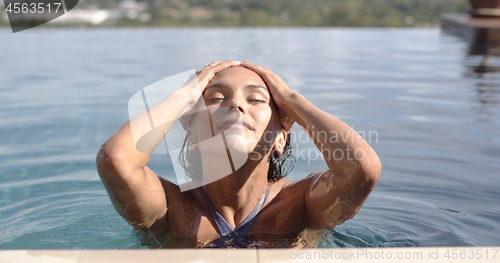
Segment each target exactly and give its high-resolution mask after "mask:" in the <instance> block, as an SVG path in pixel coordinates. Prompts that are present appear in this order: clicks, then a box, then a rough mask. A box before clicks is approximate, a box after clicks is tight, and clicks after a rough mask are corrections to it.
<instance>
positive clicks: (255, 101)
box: [247, 99, 267, 103]
mask: <svg viewBox="0 0 500 263" xmlns="http://www.w3.org/2000/svg"><path fill="white" fill-rule="evenodd" d="M247 101H248V102H251V103H266V102H267V101H265V100H260V99H249V100H247Z"/></svg>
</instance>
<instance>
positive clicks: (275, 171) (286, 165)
mask: <svg viewBox="0 0 500 263" xmlns="http://www.w3.org/2000/svg"><path fill="white" fill-rule="evenodd" d="M187 146H188V139H187V135H186V138H185V139H184V143H183V144H182V148H181V151H180V153H179V163H180V165H182V167H183V168H184V171H185V172H186V175H187V176H188V177H189V178H191V179H193V180H196V181H201V180H202V175H203V171H202V170H201V165H193V164H201V153H200V150H199V149H198V148H195V149H193V150H192V151H189V150H188V147H187ZM295 162H296V160H295V157H294V156H293V155H292V146H290V136H287V139H286V143H285V147H284V148H283V153H281V154H280V153H278V152H277V151H276V150H272V152H271V154H270V155H269V169H268V170H267V181H268V182H277V181H279V180H280V179H282V178H283V177H286V176H287V175H288V174H289V173H290V172H291V171H292V169H293V167H295Z"/></svg>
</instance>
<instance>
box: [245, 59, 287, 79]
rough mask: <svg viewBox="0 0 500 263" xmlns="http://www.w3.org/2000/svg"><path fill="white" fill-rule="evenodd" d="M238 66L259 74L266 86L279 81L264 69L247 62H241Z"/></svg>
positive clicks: (269, 71)
mask: <svg viewBox="0 0 500 263" xmlns="http://www.w3.org/2000/svg"><path fill="white" fill-rule="evenodd" d="M240 66H242V67H246V68H248V69H250V70H252V71H254V72H255V73H257V74H259V76H260V77H261V78H262V79H263V80H264V82H266V84H267V85H271V84H273V83H277V82H279V81H280V77H279V76H278V75H276V73H274V72H273V71H271V70H270V69H268V68H266V67H261V66H259V65H257V64H255V63H252V62H248V61H245V62H242V63H241V64H240Z"/></svg>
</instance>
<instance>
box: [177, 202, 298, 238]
mask: <svg viewBox="0 0 500 263" xmlns="http://www.w3.org/2000/svg"><path fill="white" fill-rule="evenodd" d="M302 199H303V198H302ZM266 201H267V203H264V206H263V207H262V209H261V210H260V212H259V213H258V214H257V216H256V218H255V221H254V223H253V225H252V227H251V228H250V232H249V234H248V236H249V237H251V238H252V239H254V240H258V239H260V238H264V237H267V236H273V237H276V236H290V235H294V234H295V235H296V234H297V233H299V232H300V231H302V230H303V229H304V227H305V225H306V220H305V211H304V204H303V200H301V199H299V200H293V198H292V199H291V198H290V197H282V196H275V197H274V198H270V200H266ZM178 206H179V207H176V206H173V207H170V208H169V211H168V223H167V225H168V231H167V233H168V236H169V240H171V242H177V243H184V242H187V243H189V244H190V245H189V246H193V245H196V246H203V244H207V243H210V242H212V241H213V240H216V239H218V238H219V237H220V234H219V231H218V229H217V227H216V224H215V223H214V221H213V219H212V218H211V215H210V212H209V211H208V210H207V209H206V207H204V206H203V205H201V204H199V203H196V202H194V203H191V204H190V205H188V206H186V205H178ZM174 240H176V241H174ZM180 240H182V241H183V242H179V241H180Z"/></svg>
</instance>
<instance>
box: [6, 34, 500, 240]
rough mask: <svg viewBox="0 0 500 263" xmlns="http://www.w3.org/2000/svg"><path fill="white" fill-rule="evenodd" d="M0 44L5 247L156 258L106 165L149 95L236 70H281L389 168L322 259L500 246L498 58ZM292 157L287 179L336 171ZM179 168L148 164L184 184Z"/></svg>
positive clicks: (216, 44)
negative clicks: (99, 161)
mask: <svg viewBox="0 0 500 263" xmlns="http://www.w3.org/2000/svg"><path fill="white" fill-rule="evenodd" d="M0 43H1V44H0V94H1V96H0V116H1V117H0V142H1V143H0V249H77V248H78V249H91V248H145V246H142V245H141V241H140V239H139V237H138V236H137V235H136V234H135V232H134V231H133V229H132V228H131V227H130V226H128V225H127V224H126V222H125V221H124V220H123V219H121V217H120V216H118V214H117V213H116V212H115V211H114V209H113V207H112V205H111V204H110V201H109V198H108V196H107V194H106V192H105V190H104V187H103V186H102V184H101V182H100V181H99V178H98V175H97V172H96V169H95V154H96V152H97V150H98V149H99V147H100V145H101V144H102V143H103V142H104V141H105V140H106V139H107V138H108V137H109V136H110V135H111V134H112V133H113V132H114V131H115V130H116V129H117V128H118V127H119V126H120V125H121V124H122V123H124V122H125V121H126V120H127V118H128V113H127V103H128V100H129V99H130V97H131V96H132V95H133V94H134V93H136V92H137V91H139V89H141V88H143V87H145V86H147V85H148V84H151V83H153V82H155V81H157V80H159V79H162V78H165V77H167V76H170V75H174V74H177V73H180V72H183V71H186V70H189V69H198V68H201V67H203V66H204V65H205V64H206V63H209V62H211V61H220V60H227V59H237V60H242V61H244V60H249V61H252V62H256V63H258V64H262V65H263V66H266V67H269V68H270V69H272V70H274V71H275V72H276V73H278V74H279V75H280V76H282V77H283V79H284V80H285V81H286V82H287V83H288V84H289V86H290V87H291V88H293V89H295V90H297V91H299V92H300V93H302V94H303V95H304V96H305V97H306V98H308V99H309V100H310V101H312V102H313V103H314V104H316V105H317V106H318V107H320V108H321V109H323V110H325V111H327V112H329V113H330V114H333V115H335V116H337V117H339V118H340V119H342V120H344V121H345V122H347V123H348V124H349V125H351V126H353V127H354V129H355V130H357V131H359V132H362V133H365V134H366V137H365V139H368V141H369V142H370V143H371V145H372V146H373V148H374V149H375V150H376V151H377V153H378V154H379V157H380V159H381V160H382V163H383V172H382V176H381V179H380V181H379V184H378V185H377V187H376V188H375V190H374V192H373V193H372V194H371V196H370V197H369V199H368V200H367V202H366V203H365V205H364V206H363V208H362V209H361V211H360V212H359V214H358V215H357V216H356V217H355V218H353V219H351V220H349V221H347V222H346V223H344V224H343V225H340V226H338V227H336V228H335V230H331V231H325V235H324V237H323V239H322V240H320V241H319V244H318V246H319V247H339V246H340V247H344V246H347V247H366V246H370V247H371V246H374V247H385V246H388V247H389V246H390V247H394V246H461V245H464V246H486V245H488V246H495V245H496V246H498V245H500V236H499V235H498V233H499V232H500V206H499V205H498V200H500V191H499V190H498V187H499V186H500V174H499V172H498V171H499V170H500V162H499V160H500V147H499V146H500V137H499V134H500V133H499V131H500V117H499V116H500V115H499V113H498V112H499V109H500V75H499V73H496V72H494V69H498V67H500V60H499V59H498V58H496V57H489V58H488V60H486V61H485V60H484V56H482V55H478V54H471V53H474V52H471V51H470V45H469V44H468V43H467V42H465V41H462V40H460V39H457V38H455V37H453V36H448V35H445V34H442V33H441V32H440V31H439V30H438V29H425V30H422V29H293V28H291V29H57V30H55V29H54V30H49V29H42V30H31V31H26V32H24V33H17V34H12V33H11V32H10V31H9V30H7V29H1V30H0ZM482 63H483V64H484V63H486V64H487V65H488V66H489V67H490V71H493V72H489V73H488V72H487V73H481V72H484V70H482V69H484V67H481V64H482ZM491 69H493V70H491ZM294 131H296V132H297V134H299V132H300V128H298V127H295V128H294ZM368 134H370V135H371V136H368ZM292 146H293V147H294V148H295V154H296V157H298V158H297V161H298V163H297V165H296V168H295V169H294V170H293V171H292V173H291V174H290V175H289V177H291V178H293V179H300V178H302V177H304V176H305V175H307V174H308V173H309V172H312V171H316V170H319V169H323V168H325V167H326V166H325V164H324V163H323V161H322V160H320V158H319V156H317V155H315V152H314V151H311V150H314V148H313V147H312V146H311V145H310V144H308V143H307V142H304V143H303V142H302V141H301V140H300V139H297V141H296V143H295V144H292ZM301 151H302V152H301ZM169 159H170V158H168V157H167V156H165V155H155V156H153V159H152V161H151V165H150V166H151V167H152V169H153V170H154V171H155V172H157V173H158V174H159V175H161V176H164V177H167V178H170V179H173V176H172V172H171V171H172V166H171V164H169Z"/></svg>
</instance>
